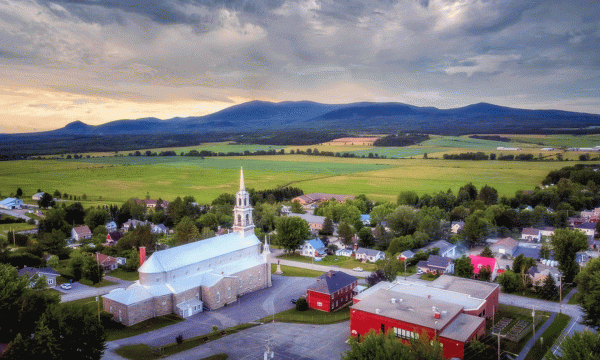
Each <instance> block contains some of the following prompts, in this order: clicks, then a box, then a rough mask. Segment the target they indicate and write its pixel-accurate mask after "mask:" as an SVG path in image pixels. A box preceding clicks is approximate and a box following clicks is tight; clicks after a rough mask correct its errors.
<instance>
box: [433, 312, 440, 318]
mask: <svg viewBox="0 0 600 360" xmlns="http://www.w3.org/2000/svg"><path fill="white" fill-rule="evenodd" d="M433 317H434V318H436V319H439V318H441V315H440V313H439V312H437V311H436V312H434V313H433Z"/></svg>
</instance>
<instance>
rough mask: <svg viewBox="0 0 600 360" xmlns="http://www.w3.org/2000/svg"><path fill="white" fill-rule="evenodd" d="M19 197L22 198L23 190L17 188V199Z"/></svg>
mask: <svg viewBox="0 0 600 360" xmlns="http://www.w3.org/2000/svg"><path fill="white" fill-rule="evenodd" d="M21 196H23V189H21V188H17V198H20V197H21Z"/></svg>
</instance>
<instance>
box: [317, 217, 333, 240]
mask: <svg viewBox="0 0 600 360" xmlns="http://www.w3.org/2000/svg"><path fill="white" fill-rule="evenodd" d="M334 230H335V228H334V226H333V221H331V219H330V218H328V217H326V218H325V220H324V221H323V229H321V231H319V233H320V234H321V235H328V236H331V235H333V231H334Z"/></svg>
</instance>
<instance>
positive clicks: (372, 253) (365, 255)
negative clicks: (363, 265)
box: [356, 248, 385, 262]
mask: <svg viewBox="0 0 600 360" xmlns="http://www.w3.org/2000/svg"><path fill="white" fill-rule="evenodd" d="M356 260H365V261H370V262H375V261H377V260H385V253H384V252H383V251H379V250H373V249H365V248H358V249H357V250H356Z"/></svg>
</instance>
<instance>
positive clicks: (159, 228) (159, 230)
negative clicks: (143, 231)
mask: <svg viewBox="0 0 600 360" xmlns="http://www.w3.org/2000/svg"><path fill="white" fill-rule="evenodd" d="M151 230H152V232H153V233H155V234H166V233H167V231H168V229H167V227H166V226H164V225H163V224H158V225H152V226H151Z"/></svg>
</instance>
